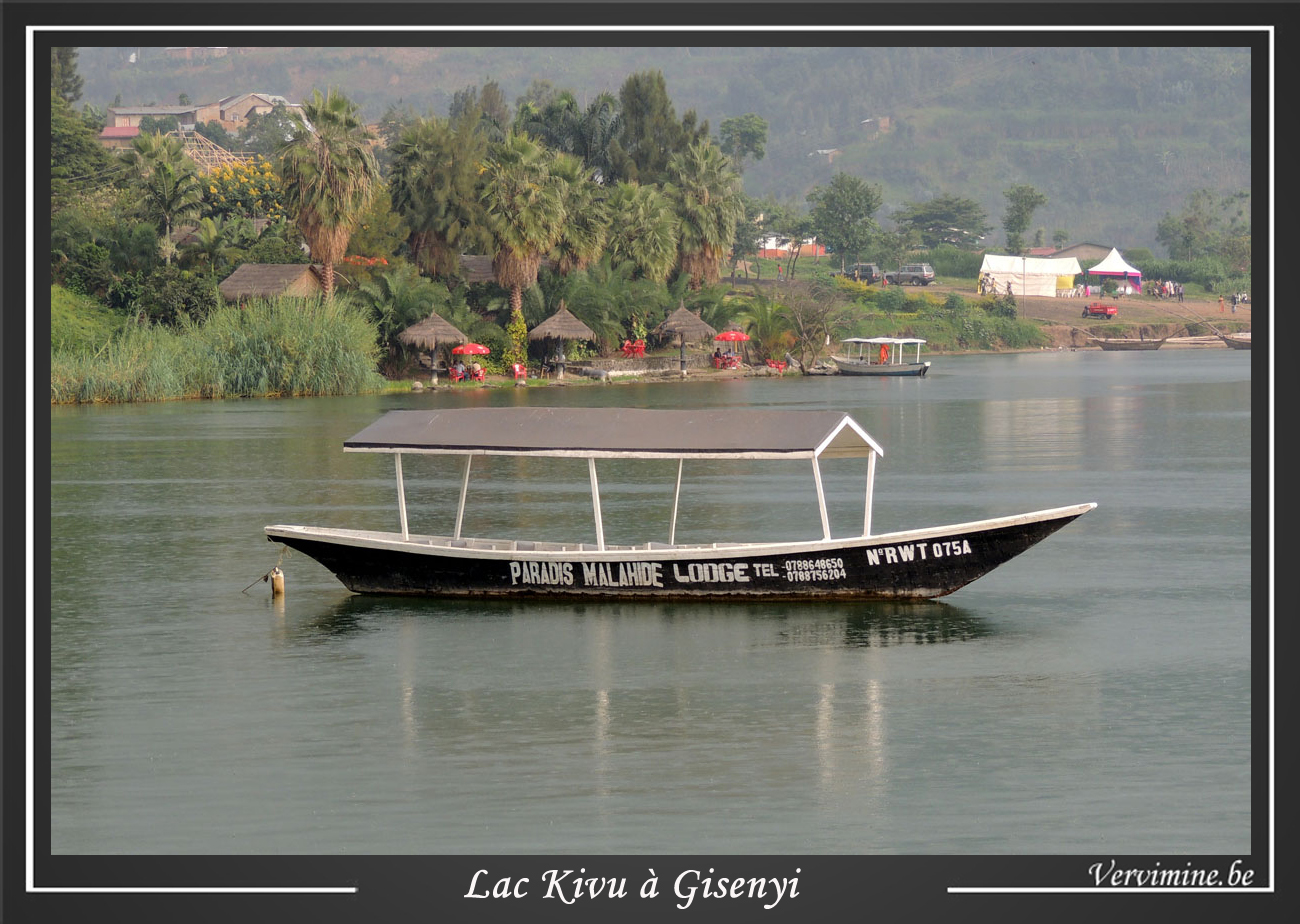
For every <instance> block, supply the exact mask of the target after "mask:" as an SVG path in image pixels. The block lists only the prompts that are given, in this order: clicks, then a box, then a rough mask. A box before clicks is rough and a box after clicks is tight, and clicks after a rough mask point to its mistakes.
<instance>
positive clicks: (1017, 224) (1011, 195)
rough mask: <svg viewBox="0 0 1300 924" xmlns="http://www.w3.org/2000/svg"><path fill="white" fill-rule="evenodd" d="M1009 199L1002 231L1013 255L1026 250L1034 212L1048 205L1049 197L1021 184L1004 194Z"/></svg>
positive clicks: (1003, 218) (1003, 217) (1003, 216)
mask: <svg viewBox="0 0 1300 924" xmlns="http://www.w3.org/2000/svg"><path fill="white" fill-rule="evenodd" d="M1002 194H1003V195H1004V196H1006V198H1007V210H1006V211H1005V212H1004V213H1003V215H1002V229H1003V230H1004V231H1006V233H1007V249H1008V250H1009V251H1011V252H1012V253H1013V254H1019V253H1023V252H1024V250H1025V237H1024V235H1025V231H1026V230H1027V229H1028V228H1029V223H1030V221H1032V219H1033V217H1034V211H1035V210H1036V209H1037V208H1039V207H1040V206H1043V205H1046V204H1047V197H1046V196H1045V195H1043V194H1042V193H1040V192H1039V191H1038V190H1036V189H1034V187H1032V186H1030V185H1028V184H1025V183H1021V184H1018V185H1016V186H1012V187H1011V188H1010V189H1008V190H1005V191H1004V192H1003V193H1002Z"/></svg>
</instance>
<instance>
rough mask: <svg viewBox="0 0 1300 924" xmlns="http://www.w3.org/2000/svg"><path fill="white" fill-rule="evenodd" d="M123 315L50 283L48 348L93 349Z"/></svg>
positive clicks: (119, 325)
mask: <svg viewBox="0 0 1300 924" xmlns="http://www.w3.org/2000/svg"><path fill="white" fill-rule="evenodd" d="M125 323H126V318H125V317H124V316H123V315H121V314H119V313H118V312H116V311H113V310H112V309H111V308H108V307H107V306H105V305H102V304H100V303H99V302H97V301H95V300H94V299H93V298H88V297H87V296H84V295H77V294H76V293H74V292H69V291H68V290H67V289H65V288H64V287H63V286H60V285H52V286H50V348H51V349H52V350H53V351H54V352H57V353H66V354H69V355H76V354H85V353H96V352H98V351H99V350H100V348H101V347H103V346H104V345H105V344H106V343H108V341H109V339H110V338H111V337H112V336H113V335H114V334H115V333H117V332H118V331H119V330H121V329H122V326H123V325H124V324H125Z"/></svg>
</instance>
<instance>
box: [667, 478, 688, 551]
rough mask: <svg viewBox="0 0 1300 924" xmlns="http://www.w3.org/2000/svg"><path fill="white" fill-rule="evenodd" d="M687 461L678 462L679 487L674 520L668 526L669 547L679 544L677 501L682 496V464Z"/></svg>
mask: <svg viewBox="0 0 1300 924" xmlns="http://www.w3.org/2000/svg"><path fill="white" fill-rule="evenodd" d="M685 461H686V460H685V459H684V458H681V459H678V460H677V486H676V487H675V488H673V519H672V522H671V523H670V524H669V525H668V544H669V545H675V544H676V543H677V501H678V500H679V499H680V498H681V496H682V464H683V463H684V462H685Z"/></svg>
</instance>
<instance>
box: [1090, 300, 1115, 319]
mask: <svg viewBox="0 0 1300 924" xmlns="http://www.w3.org/2000/svg"><path fill="white" fill-rule="evenodd" d="M1117 314H1119V309H1118V308H1116V307H1115V306H1114V305H1102V304H1098V303H1097V302H1093V303H1092V304H1091V305H1089V306H1087V307H1086V308H1084V309H1083V316H1084V317H1085V318H1113V317H1115V315H1117Z"/></svg>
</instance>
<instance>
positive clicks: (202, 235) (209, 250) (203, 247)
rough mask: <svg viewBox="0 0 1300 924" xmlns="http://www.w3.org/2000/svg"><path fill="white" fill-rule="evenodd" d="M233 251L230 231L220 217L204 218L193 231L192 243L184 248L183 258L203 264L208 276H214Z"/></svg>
mask: <svg viewBox="0 0 1300 924" xmlns="http://www.w3.org/2000/svg"><path fill="white" fill-rule="evenodd" d="M232 249H233V247H232V245H231V241H230V229H229V228H228V227H227V222H226V220H225V219H224V218H222V217H221V216H220V215H218V216H216V217H214V218H204V219H202V220H201V221H200V222H199V226H198V228H196V229H195V230H194V242H193V243H192V244H189V245H188V246H187V247H186V248H185V254H184V255H185V257H186V258H187V259H189V260H190V261H192V262H194V263H204V264H206V265H207V267H208V274H209V275H215V274H216V272H217V266H218V264H219V263H221V261H223V260H224V259H225V258H226V257H227V256H229V254H230V252H231V250H232Z"/></svg>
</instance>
